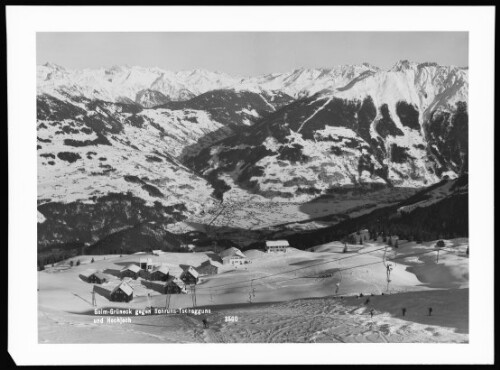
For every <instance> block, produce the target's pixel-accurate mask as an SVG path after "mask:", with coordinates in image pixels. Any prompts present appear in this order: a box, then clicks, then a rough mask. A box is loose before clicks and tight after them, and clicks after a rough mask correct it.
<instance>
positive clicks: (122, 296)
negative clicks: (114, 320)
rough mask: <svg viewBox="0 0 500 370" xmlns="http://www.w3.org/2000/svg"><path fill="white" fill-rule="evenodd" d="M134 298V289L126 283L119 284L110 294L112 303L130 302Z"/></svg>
mask: <svg viewBox="0 0 500 370" xmlns="http://www.w3.org/2000/svg"><path fill="white" fill-rule="evenodd" d="M133 296H134V289H132V287H131V286H130V285H128V284H127V283H125V282H122V283H120V284H118V285H117V286H116V287H115V288H114V289H113V290H112V291H111V293H110V301H113V302H130V301H131V300H132V299H133Z"/></svg>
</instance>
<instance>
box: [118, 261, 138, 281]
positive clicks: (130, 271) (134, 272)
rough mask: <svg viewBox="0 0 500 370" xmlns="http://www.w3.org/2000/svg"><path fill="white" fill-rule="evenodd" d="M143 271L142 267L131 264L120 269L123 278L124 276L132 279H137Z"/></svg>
mask: <svg viewBox="0 0 500 370" xmlns="http://www.w3.org/2000/svg"><path fill="white" fill-rule="evenodd" d="M140 272H141V268H140V267H139V266H137V265H134V264H131V265H128V266H127V267H124V268H123V269H122V270H121V271H120V277H121V278H122V279H123V278H124V277H130V278H132V279H137V278H138V277H139V274H140Z"/></svg>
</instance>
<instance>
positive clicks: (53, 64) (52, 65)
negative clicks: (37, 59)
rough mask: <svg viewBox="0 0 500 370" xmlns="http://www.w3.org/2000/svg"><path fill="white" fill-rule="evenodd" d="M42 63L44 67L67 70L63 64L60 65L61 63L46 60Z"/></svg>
mask: <svg viewBox="0 0 500 370" xmlns="http://www.w3.org/2000/svg"><path fill="white" fill-rule="evenodd" d="M42 65H43V66H44V67H47V68H52V69H55V70H58V71H65V70H66V69H65V68H64V67H63V66H60V65H59V64H56V63H52V62H45V63H44V64H42Z"/></svg>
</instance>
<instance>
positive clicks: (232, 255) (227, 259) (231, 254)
mask: <svg viewBox="0 0 500 370" xmlns="http://www.w3.org/2000/svg"><path fill="white" fill-rule="evenodd" d="M219 256H220V258H221V259H222V264H223V265H232V266H239V265H243V264H245V263H247V262H248V259H247V257H246V256H245V255H244V254H243V253H242V252H241V251H240V250H239V249H238V248H235V247H231V248H228V249H226V250H223V251H222V252H220V254H219Z"/></svg>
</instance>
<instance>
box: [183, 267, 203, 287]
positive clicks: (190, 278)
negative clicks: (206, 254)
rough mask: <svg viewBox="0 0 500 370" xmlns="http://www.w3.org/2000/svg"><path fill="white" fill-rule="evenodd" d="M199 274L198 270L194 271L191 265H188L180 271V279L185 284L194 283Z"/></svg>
mask: <svg viewBox="0 0 500 370" xmlns="http://www.w3.org/2000/svg"><path fill="white" fill-rule="evenodd" d="M199 276H200V274H199V273H198V271H196V270H195V269H194V267H193V266H189V267H188V268H186V269H185V270H184V271H183V272H182V274H181V276H180V279H181V280H182V281H183V282H184V283H185V284H188V285H190V284H196V283H197V282H198V278H199Z"/></svg>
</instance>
